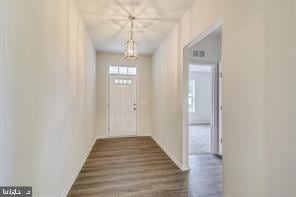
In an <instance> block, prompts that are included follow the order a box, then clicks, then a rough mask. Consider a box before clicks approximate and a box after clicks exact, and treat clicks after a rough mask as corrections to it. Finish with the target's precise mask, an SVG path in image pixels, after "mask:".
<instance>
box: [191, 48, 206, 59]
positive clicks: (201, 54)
mask: <svg viewBox="0 0 296 197" xmlns="http://www.w3.org/2000/svg"><path fill="white" fill-rule="evenodd" d="M192 57H194V58H206V51H205V50H202V49H193V50H192Z"/></svg>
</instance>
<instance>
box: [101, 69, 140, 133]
mask: <svg viewBox="0 0 296 197" xmlns="http://www.w3.org/2000/svg"><path fill="white" fill-rule="evenodd" d="M109 66H112V65H109ZM109 66H108V69H107V73H106V74H107V124H108V125H107V138H118V137H133V136H118V137H113V136H110V111H109V109H110V108H109V106H110V75H113V74H109ZM120 66H126V67H136V68H137V74H136V75H132V76H134V77H135V78H136V106H137V110H136V124H137V125H136V128H137V129H136V135H135V136H134V137H136V136H139V115H140V110H141V105H140V103H139V98H140V97H139V94H140V91H139V88H140V80H139V71H138V66H132V65H120ZM116 76H118V77H120V76H129V75H117V74H116Z"/></svg>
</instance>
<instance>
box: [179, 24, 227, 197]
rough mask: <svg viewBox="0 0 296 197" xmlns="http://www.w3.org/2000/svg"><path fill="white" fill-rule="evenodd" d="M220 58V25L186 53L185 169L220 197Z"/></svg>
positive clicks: (184, 87) (203, 34)
mask: <svg viewBox="0 0 296 197" xmlns="http://www.w3.org/2000/svg"><path fill="white" fill-rule="evenodd" d="M221 57H222V23H220V22H219V23H217V24H214V25H213V26H211V27H209V29H207V30H206V31H205V32H203V33H202V34H200V35H199V36H198V37H196V38H195V39H194V40H192V41H191V42H190V43H189V44H188V45H187V46H185V47H184V49H183V65H184V70H183V73H184V75H183V78H184V81H183V82H184V83H183V90H184V91H183V117H184V118H183V166H184V168H185V169H186V168H187V169H191V171H190V172H189V176H191V177H192V178H193V179H195V178H196V176H199V179H206V180H208V184H211V187H213V188H212V189H213V191H215V193H216V194H217V195H218V196H220V195H222V193H223V191H222V190H223V177H222V174H223V162H222V155H223V153H222V149H223V145H222V61H221V59H222V58H221ZM205 188H206V186H205ZM205 188H200V191H203V190H204V191H205V192H207V190H206V189H205Z"/></svg>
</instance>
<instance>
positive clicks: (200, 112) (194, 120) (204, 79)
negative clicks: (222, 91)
mask: <svg viewBox="0 0 296 197" xmlns="http://www.w3.org/2000/svg"><path fill="white" fill-rule="evenodd" d="M192 66H195V65H192ZM189 79H190V80H194V83H195V99H194V100H195V111H194V112H190V113H189V124H211V118H212V104H213V101H212V91H213V90H212V72H193V71H191V72H189Z"/></svg>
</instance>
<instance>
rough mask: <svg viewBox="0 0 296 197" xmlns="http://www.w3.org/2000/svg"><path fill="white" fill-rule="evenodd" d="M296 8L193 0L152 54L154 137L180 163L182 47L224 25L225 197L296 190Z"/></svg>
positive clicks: (284, 3) (281, 4)
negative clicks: (209, 29)
mask: <svg viewBox="0 0 296 197" xmlns="http://www.w3.org/2000/svg"><path fill="white" fill-rule="evenodd" d="M295 13H296V2H295V1H293V0H286V1H269V2H266V1H248V2H246V1H241V0H238V1H219V2H218V1H207V2H205V1H196V2H195V4H194V5H193V6H192V7H191V8H190V9H189V10H188V12H187V13H186V14H185V15H184V17H183V18H182V20H181V22H180V23H179V24H178V25H177V26H176V27H175V29H174V30H173V31H172V32H171V34H170V35H169V36H168V37H167V39H166V40H165V41H163V43H162V44H161V45H160V46H159V48H158V49H157V51H156V52H155V54H154V56H153V66H152V68H153V70H152V73H153V82H154V83H153V84H154V85H153V89H152V94H153V113H152V117H154V119H153V128H154V129H153V131H154V132H153V136H154V137H155V138H156V139H157V140H159V142H160V143H161V144H162V145H163V146H164V147H165V148H166V149H167V150H168V151H169V152H170V154H171V155H173V156H174V157H175V158H176V159H177V160H178V161H179V162H180V163H182V162H184V161H185V159H184V160H183V155H184V154H183V153H182V151H181V150H182V147H183V143H185V142H186V140H187V139H186V137H187V136H186V135H184V136H183V135H182V120H183V117H182V106H183V105H182V102H180V100H182V99H183V98H182V92H183V85H184V84H183V74H184V73H183V69H184V67H183V60H182V52H183V51H182V50H183V47H184V46H186V45H187V44H188V43H189V42H191V40H193V39H194V38H196V36H198V35H200V34H201V33H202V32H204V31H205V30H206V29H208V28H210V27H211V26H212V25H213V24H215V23H218V22H220V21H222V22H223V36H222V37H223V38H222V43H223V46H222V48H223V49H222V51H223V54H222V62H223V72H224V75H223V76H224V77H223V115H224V116H223V131H224V138H223V139H224V140H223V142H224V145H223V149H224V152H223V163H224V196H226V197H230V196H240V197H245V196H260V197H270V196H287V197H292V196H295V195H296V189H295V185H296V165H295V164H296V132H295V131H296V126H295V115H296V105H295V100H296V91H295V84H296V78H295V72H296V67H295V57H296V48H295V46H296V39H295V34H296V30H295V28H296V27H295V25H294V23H295V18H296V17H295V16H296V15H295ZM173 60H174V61H173ZM184 76H185V75H184ZM170 79H173V80H170ZM185 81H186V80H184V82H185ZM184 87H185V86H184ZM161 90H163V91H161ZM168 99H169V100H168ZM173 112H174V113H173ZM183 137H184V139H183V140H184V141H183V140H182V138H183ZM185 162H186V161H185ZM183 165H186V163H183Z"/></svg>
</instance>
